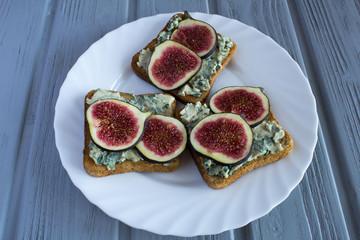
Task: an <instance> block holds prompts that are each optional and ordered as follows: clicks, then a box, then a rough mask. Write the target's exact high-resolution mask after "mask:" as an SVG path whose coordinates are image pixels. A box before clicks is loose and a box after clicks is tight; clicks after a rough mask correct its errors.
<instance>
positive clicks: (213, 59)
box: [136, 15, 234, 97]
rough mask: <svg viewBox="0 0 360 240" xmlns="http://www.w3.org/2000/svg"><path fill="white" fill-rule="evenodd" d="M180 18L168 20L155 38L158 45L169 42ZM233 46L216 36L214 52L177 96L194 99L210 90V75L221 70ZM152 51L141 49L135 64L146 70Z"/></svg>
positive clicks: (226, 39)
mask: <svg viewBox="0 0 360 240" xmlns="http://www.w3.org/2000/svg"><path fill="white" fill-rule="evenodd" d="M181 20H182V18H181V17H179V16H177V15H175V16H174V17H173V18H172V19H170V21H169V23H168V25H167V26H166V30H165V31H161V32H160V33H159V36H158V38H157V41H158V44H160V43H162V42H164V41H165V40H169V39H170V37H171V34H172V32H173V31H174V30H175V29H176V28H177V27H178V25H179V22H180V21H181ZM233 46H234V44H233V42H232V41H231V40H230V39H229V38H228V37H224V36H223V37H220V36H218V42H217V48H216V50H215V51H214V52H213V53H212V54H211V55H210V56H209V57H207V58H204V59H203V60H202V65H201V69H200V70H199V72H198V73H197V74H196V75H195V76H194V77H192V78H191V80H190V81H189V82H188V83H187V84H185V85H184V86H183V87H182V88H181V89H180V90H179V91H178V93H177V94H178V95H179V96H186V95H191V96H194V97H200V96H201V91H209V90H210V79H211V77H212V75H213V74H214V73H215V72H216V71H218V70H219V69H221V68H222V65H221V64H222V61H223V60H224V59H225V58H226V57H227V56H228V55H229V52H230V48H232V47H233ZM151 55H152V51H150V49H148V48H147V49H143V50H141V52H140V55H139V60H138V62H137V63H136V64H137V65H138V67H141V68H144V69H146V71H147V69H148V66H149V62H150V58H151Z"/></svg>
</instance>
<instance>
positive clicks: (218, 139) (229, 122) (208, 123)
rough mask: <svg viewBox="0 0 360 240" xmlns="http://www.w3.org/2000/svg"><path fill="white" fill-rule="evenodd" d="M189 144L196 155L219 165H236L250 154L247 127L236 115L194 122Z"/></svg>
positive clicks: (250, 135) (221, 115)
mask: <svg viewBox="0 0 360 240" xmlns="http://www.w3.org/2000/svg"><path fill="white" fill-rule="evenodd" d="M190 143H191V146H192V147H193V149H194V150H195V151H196V152H198V153H199V154H201V155H203V156H205V157H209V158H211V159H213V160H214V161H216V162H218V163H220V164H223V165H237V164H240V163H242V162H244V161H245V160H246V159H247V158H248V157H249V156H250V154H251V149H252V148H251V146H252V143H253V134H252V130H251V127H250V126H249V125H248V124H247V122H246V121H245V120H244V119H243V118H242V117H241V116H239V115H237V114H233V113H217V114H212V115H209V116H207V117H205V118H203V119H202V120H201V121H200V122H198V123H197V124H196V125H195V127H194V128H193V130H192V131H191V133H190Z"/></svg>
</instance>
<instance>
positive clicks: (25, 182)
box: [2, 1, 127, 239]
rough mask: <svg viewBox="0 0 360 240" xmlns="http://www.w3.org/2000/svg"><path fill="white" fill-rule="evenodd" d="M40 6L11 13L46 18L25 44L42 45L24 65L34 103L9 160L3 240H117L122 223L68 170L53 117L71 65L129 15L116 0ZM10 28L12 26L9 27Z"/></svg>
mask: <svg viewBox="0 0 360 240" xmlns="http://www.w3.org/2000/svg"><path fill="white" fill-rule="evenodd" d="M30 5H31V4H30ZM39 5H40V6H42V8H39V9H37V10H38V11H39V12H36V11H35V9H34V10H29V12H28V13H27V14H28V15H26V14H21V13H14V14H13V15H11V16H15V17H16V16H17V17H18V16H21V15H22V16H24V21H28V20H29V19H31V18H32V17H34V16H33V15H35V16H40V17H42V19H40V20H39V23H31V24H30V27H29V28H30V29H31V27H35V26H37V25H40V26H41V24H42V26H43V29H40V31H39V32H37V34H38V35H40V36H42V37H41V39H40V40H39V41H38V42H37V43H33V44H28V45H26V44H25V45H26V46H28V47H29V48H30V49H31V48H35V49H37V50H38V52H36V58H35V59H33V60H28V61H27V62H28V64H29V65H30V66H29V70H28V69H26V68H23V67H21V66H18V67H19V71H20V72H21V73H22V74H29V73H30V74H29V75H30V76H28V79H29V80H28V82H27V83H26V84H29V86H27V87H26V88H25V89H26V90H27V91H29V94H27V95H26V96H24V97H26V98H25V101H26V100H27V101H28V102H27V103H26V104H27V109H23V111H22V113H26V117H25V121H24V125H23V126H22V127H19V129H20V130H22V131H23V134H22V135H23V138H22V141H21V143H20V145H19V146H18V149H19V153H18V156H15V157H13V158H9V159H12V160H15V162H16V169H15V175H14V176H16V177H14V182H13V184H12V186H11V195H10V199H11V201H10V202H9V204H8V211H7V216H6V221H2V225H3V224H6V226H7V227H4V229H3V231H2V236H3V237H4V239H101V238H105V239H111V238H115V239H117V238H118V231H119V224H118V221H115V220H113V219H111V218H109V217H108V216H106V215H105V214H104V213H102V212H101V210H99V209H98V208H97V207H95V206H94V205H92V204H90V203H89V202H88V201H87V200H86V199H85V198H84V196H83V195H82V194H81V193H80V192H79V191H78V190H77V189H76V188H75V187H74V185H73V184H72V183H71V181H70V179H69V177H68V175H67V174H66V172H65V171H64V169H63V168H62V166H61V162H60V160H59V157H58V154H57V150H56V147H55V144H54V132H53V117H54V106H55V101H56V99H57V95H58V91H59V88H60V86H61V84H62V82H63V80H64V79H65V76H66V73H67V72H68V70H69V69H70V67H71V66H72V65H73V64H74V63H75V61H76V59H77V58H78V57H79V56H80V55H81V54H82V53H83V52H84V51H85V50H86V49H87V48H88V47H89V46H90V45H91V44H92V43H93V42H94V41H96V40H97V39H99V38H100V37H101V36H102V35H104V34H105V33H106V32H108V31H110V30H112V29H114V28H116V27H117V26H119V25H121V24H123V23H124V22H125V21H126V19H124V18H121V17H119V12H121V9H118V8H116V7H114V6H116V2H112V3H110V2H109V6H108V7H102V5H101V4H96V2H89V3H87V2H82V1H77V2H73V1H62V2H61V3H60V2H59V4H58V5H57V1H54V2H47V3H45V2H44V3H41V4H39ZM97 6H98V7H97ZM13 7H18V9H22V10H25V9H27V8H25V7H21V6H13ZM35 7H36V6H35ZM37 7H39V6H37ZM126 11H127V9H123V12H126ZM108 15H110V16H113V18H112V19H110V18H109V17H108ZM9 16H10V15H9ZM120 16H123V17H124V16H125V14H123V15H121V14H120ZM24 26H26V25H24ZM11 28H12V26H10V25H9V26H8V29H11ZM17 34H18V36H17V38H16V39H26V37H27V36H26V32H24V31H20V32H18V33H17ZM21 34H25V36H24V35H21ZM11 39H15V37H12V38H10V40H11ZM25 50H26V49H25ZM28 53H31V51H30V50H27V52H25V56H26V55H27V54H28ZM31 64H32V65H31ZM24 79H26V78H24ZM11 89H13V90H14V91H16V90H17V91H19V89H22V84H21V83H20V82H19V83H18V84H16V85H15V86H13V87H12V88H11ZM30 91H31V92H30ZM20 93H21V92H19V94H20ZM13 120H14V119H13ZM20 134H21V133H20ZM9 226H13V227H9Z"/></svg>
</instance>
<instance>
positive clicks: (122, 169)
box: [83, 90, 180, 177]
mask: <svg viewBox="0 0 360 240" xmlns="http://www.w3.org/2000/svg"><path fill="white" fill-rule="evenodd" d="M95 92H96V90H92V91H90V92H89V93H88V94H87V95H86V96H85V111H84V112H85V114H86V110H87V109H88V107H89V104H87V103H86V99H87V98H91V97H92V96H93V95H94V93H95ZM161 94H164V93H161ZM120 95H121V96H122V97H124V98H127V99H129V98H132V95H131V94H129V93H120ZM145 95H154V94H145ZM175 107H176V102H175V101H174V102H173V104H172V106H171V109H172V114H171V116H172V117H173V116H174V114H175ZM84 133H85V146H84V150H83V156H84V158H83V164H84V169H85V171H86V172H87V173H88V174H89V175H91V176H94V177H104V176H109V175H114V174H119V173H126V172H171V171H173V170H175V169H176V168H177V167H178V166H179V163H180V158H177V159H176V160H174V161H172V162H171V163H170V165H169V166H166V165H162V164H156V163H150V162H147V161H139V162H132V161H128V160H126V161H124V162H123V163H121V164H116V165H115V169H114V170H108V169H107V167H106V166H104V165H98V164H96V163H95V162H94V160H93V159H92V158H91V157H90V156H89V152H90V148H89V144H90V140H91V137H90V131H89V125H88V122H87V121H86V118H85V129H84Z"/></svg>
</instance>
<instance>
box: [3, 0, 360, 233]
mask: <svg viewBox="0 0 360 240" xmlns="http://www.w3.org/2000/svg"><path fill="white" fill-rule="evenodd" d="M183 10H189V11H198V12H205V13H215V14H219V15H223V16H225V17H228V18H234V19H237V20H239V21H242V22H244V23H245V24H248V25H250V26H253V27H255V28H257V29H259V30H260V31H261V32H263V33H265V34H267V35H269V36H270V37H272V38H273V39H274V40H275V41H276V42H277V43H278V44H279V45H281V46H282V47H284V48H285V49H286V50H287V51H288V52H289V53H290V55H291V56H292V57H293V58H294V59H295V61H296V62H298V64H299V65H300V67H301V68H302V70H303V71H304V73H305V74H306V75H307V77H308V78H309V81H310V84H311V87H312V90H313V92H314V95H315V97H316V101H317V108H318V114H319V119H320V125H319V131H318V136H319V140H318V143H317V146H316V149H315V153H314V157H313V161H312V163H311V165H310V167H309V168H308V170H307V172H306V174H305V176H304V178H303V180H302V181H301V183H300V184H299V185H298V186H297V187H296V188H295V189H294V190H293V191H292V193H291V194H290V196H289V197H288V198H287V199H286V200H285V201H284V202H282V203H281V204H280V205H278V206H277V207H276V208H274V209H273V210H272V211H271V212H270V213H269V214H267V215H266V216H264V217H262V218H260V219H258V220H255V221H253V222H251V223H249V224H248V225H247V226H244V227H242V228H238V229H234V230H230V231H226V232H223V233H220V234H218V235H213V236H199V237H196V238H198V239H349V238H350V239H360V161H359V160H360V150H359V149H360V127H359V126H360V120H359V118H360V97H359V95H360V80H359V79H360V77H359V76H360V70H359V69H360V68H359V65H360V44H359V42H360V41H359V39H360V2H359V1H358V0H344V1H338V0H298V1H295V0H293V1H291V0H288V1H286V0H256V1H251V0H227V1H220V0H218V1H216V0H208V1H200V0H198V1H180V0H179V1H170V0H158V1H155V0H149V1H146V0H137V1H131V0H127V1H126V0H123V1H122V0H108V1H100V0H98V1H96V0H89V1H80V0H64V1H53V0H47V1H45V0H27V1H26V0H24V1H21V0H0V83H1V85H0V103H1V106H2V107H1V114H0V154H1V160H0V192H1V194H0V238H2V239H158V238H161V239H178V238H180V237H175V236H161V235H156V234H153V233H150V232H147V231H144V230H137V229H134V228H131V227H129V226H127V225H125V224H124V223H122V222H120V221H117V220H114V219H112V218H110V217H108V216H107V215H105V214H104V213H103V212H102V211H101V210H100V209H99V208H97V207H96V206H94V205H93V204H91V203H90V202H89V201H88V200H87V199H86V198H85V197H84V196H83V195H82V193H81V192H80V191H79V190H78V189H77V188H76V187H75V186H74V185H73V184H72V182H71V181H70V178H69V176H68V174H67V173H66V171H65V170H64V168H63V167H62V165H61V162H60V159H59V155H58V152H57V149H56V146H55V142H54V130H53V119H54V106H55V103H56V100H57V97H58V93H59V89H60V87H61V85H62V83H63V81H64V79H65V77H66V74H67V72H68V71H69V69H70V68H71V67H72V65H73V64H74V63H75V61H76V60H77V59H78V57H79V56H80V55H81V54H82V53H83V52H84V51H86V49H87V48H88V47H89V46H90V45H91V44H92V43H93V42H95V41H96V40H98V39H99V38H101V37H102V36H103V35H104V34H105V33H107V32H109V31H111V30H113V29H116V28H118V27H119V26H121V25H123V24H126V23H128V22H131V21H133V20H136V19H138V18H141V17H145V16H151V15H154V14H157V13H166V12H179V11H183Z"/></svg>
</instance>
